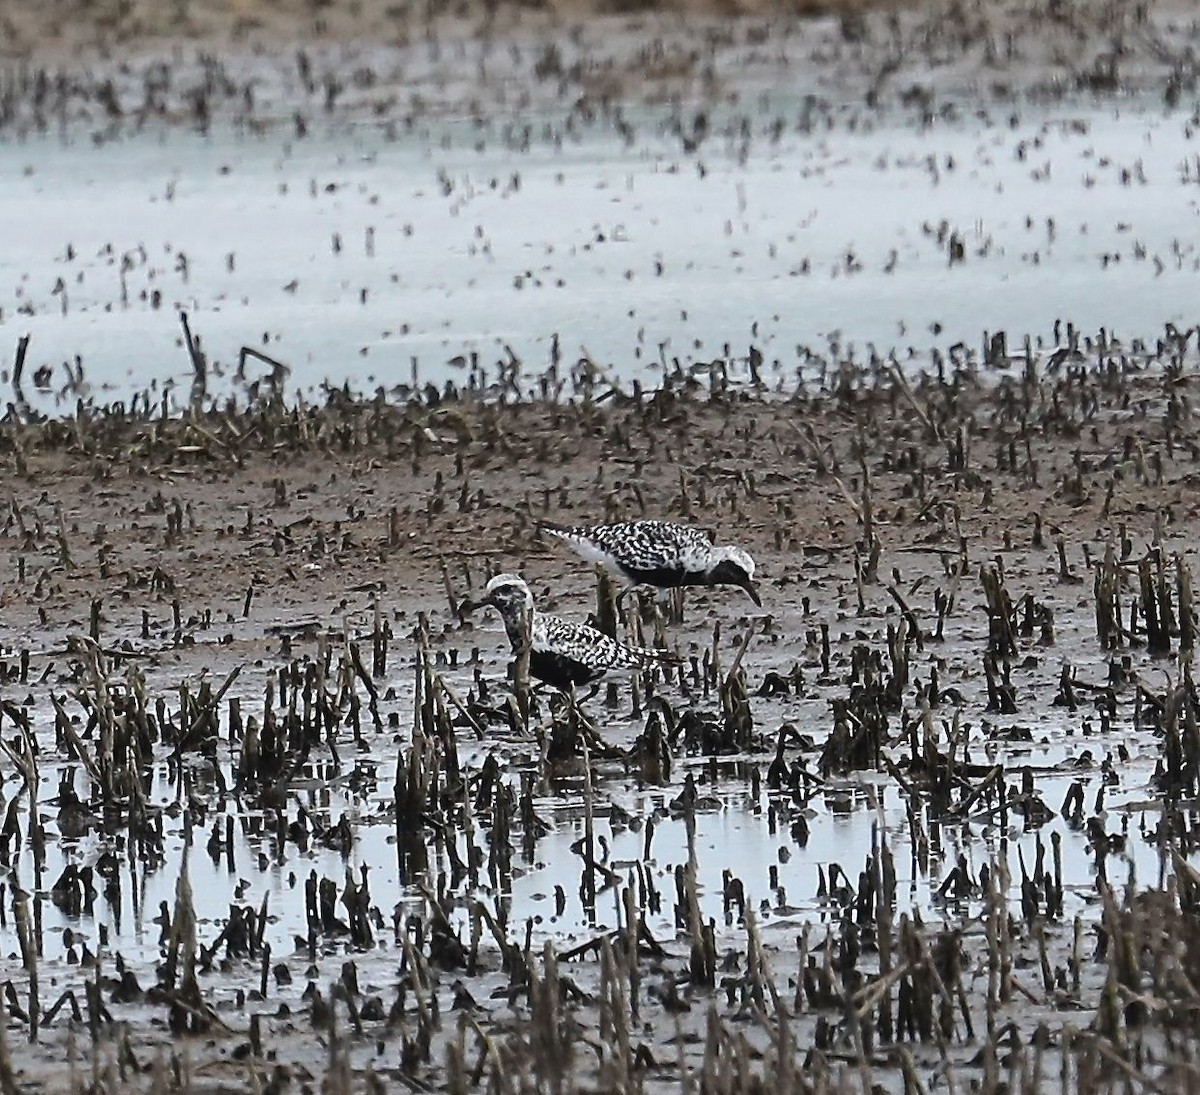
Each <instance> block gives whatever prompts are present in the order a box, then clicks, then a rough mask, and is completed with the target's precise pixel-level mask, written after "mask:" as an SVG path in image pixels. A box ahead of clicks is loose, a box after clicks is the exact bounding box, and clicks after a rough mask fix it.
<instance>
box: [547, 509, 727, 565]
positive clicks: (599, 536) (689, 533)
mask: <svg viewBox="0 0 1200 1095" xmlns="http://www.w3.org/2000/svg"><path fill="white" fill-rule="evenodd" d="M557 535H559V536H561V537H562V538H563V539H564V540H566V541H567V542H568V543H570V544H571V546H572V547H574V548H575V550H576V551H578V552H580V554H584V553H585V550H586V548H585V546H584V545H587V546H590V548H591V550H592V551H593V552H596V551H599V552H603V553H605V554H607V555H610V556H612V557H614V558H616V559H619V560H620V562H621V565H622V566H624V567H626V568H628V569H630V570H643V571H653V570H678V569H684V570H692V569H695V568H696V567H697V563H698V562H700V561H702V560H704V559H705V558H707V556H708V552H709V546H710V545H709V542H708V537H707V536H705V535H704V533H703V532H701V531H700V530H699V529H695V528H692V527H691V526H689V525H675V524H670V523H668V522H666V521H624V522H621V523H619V524H615V525H591V526H581V527H579V528H573V529H568V530H566V532H565V533H563V532H559V533H557Z"/></svg>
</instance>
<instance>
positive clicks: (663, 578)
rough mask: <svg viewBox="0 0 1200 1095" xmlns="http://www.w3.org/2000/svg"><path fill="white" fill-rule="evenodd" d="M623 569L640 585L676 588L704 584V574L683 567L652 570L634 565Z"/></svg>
mask: <svg viewBox="0 0 1200 1095" xmlns="http://www.w3.org/2000/svg"><path fill="white" fill-rule="evenodd" d="M621 569H622V570H623V571H624V572H625V576H626V577H627V578H628V579H629V580H630V582H632V583H633V584H634V585H639V586H654V587H655V588H656V589H675V588H676V587H677V586H695V585H703V584H704V575H703V574H691V573H689V572H688V571H686V570H683V569H682V568H681V567H654V568H653V569H652V570H638V569H636V568H634V567H622V568H621Z"/></svg>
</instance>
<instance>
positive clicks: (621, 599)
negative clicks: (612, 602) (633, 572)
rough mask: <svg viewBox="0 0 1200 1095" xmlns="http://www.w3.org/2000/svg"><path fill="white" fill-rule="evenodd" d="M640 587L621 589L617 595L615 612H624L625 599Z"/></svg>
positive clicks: (631, 586) (627, 586)
mask: <svg viewBox="0 0 1200 1095" xmlns="http://www.w3.org/2000/svg"><path fill="white" fill-rule="evenodd" d="M638 588H640V587H638V586H636V585H626V586H622V587H621V591H620V592H619V593H618V594H617V611H618V612H624V610H625V598H626V597H628V596H629V594H631V593H632V592H633V591H634V590H635V589H638Z"/></svg>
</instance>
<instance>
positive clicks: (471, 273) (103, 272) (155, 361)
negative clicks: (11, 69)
mask: <svg viewBox="0 0 1200 1095" xmlns="http://www.w3.org/2000/svg"><path fill="white" fill-rule="evenodd" d="M711 117H712V121H711V123H710V135H709V136H708V138H707V139H706V140H705V141H704V142H702V143H701V144H700V146H699V148H698V150H697V151H695V152H691V153H688V152H685V151H684V150H683V148H682V145H681V140H680V137H679V135H678V133H676V132H673V130H672V124H673V123H672V121H671V118H672V112H671V111H668V110H666V109H656V108H652V107H643V108H640V109H639V110H638V111H630V112H627V114H626V118H627V120H628V122H629V124H630V125H631V126H632V127H633V130H634V133H635V135H634V136H633V137H632V139H631V140H630V141H629V142H626V141H625V140H623V139H622V138H621V137H619V136H618V135H617V133H616V132H614V130H613V128H612V126H611V125H609V124H607V123H605V122H604V121H603V120H597V121H595V122H594V123H593V124H591V125H590V126H589V125H581V126H578V127H576V128H575V129H574V132H573V134H568V133H567V131H566V130H565V128H564V125H563V119H562V117H561V116H556V115H551V114H544V115H542V116H540V117H538V116H535V117H532V118H530V119H528V125H529V137H528V141H527V142H526V141H525V140H524V138H522V140H521V141H520V142H516V141H514V140H513V139H512V138H511V136H510V137H509V138H507V139H506V137H505V130H504V123H502V122H499V121H497V122H491V123H487V124H477V123H472V122H469V121H467V120H459V121H454V120H448V121H438V122H428V123H423V124H420V125H417V126H416V127H414V129H413V130H412V132H409V133H405V132H400V133H398V134H397V133H390V134H389V132H388V131H386V130H385V129H384V128H382V127H376V126H371V125H369V124H365V123H364V124H358V125H354V126H351V125H348V124H344V125H339V126H338V127H336V128H331V129H329V130H326V131H321V130H320V129H319V128H318V127H315V126H314V128H313V130H312V131H311V133H310V135H309V136H307V137H305V138H304V139H297V138H296V137H295V135H294V134H290V133H288V132H284V131H283V127H277V128H276V129H273V130H269V131H268V132H266V133H265V134H257V135H251V134H249V133H248V132H237V131H229V130H226V131H224V132H223V133H221V134H220V135H217V136H212V137H203V136H200V135H198V134H194V133H189V132H187V131H185V130H178V129H169V130H165V131H161V132H149V131H146V132H143V133H142V134H141V135H139V136H135V137H125V138H122V139H119V140H114V141H101V142H99V143H94V142H93V141H92V140H90V139H89V138H88V137H87V136H84V135H82V134H80V135H77V136H72V137H70V138H68V139H66V140H60V139H57V138H52V137H44V138H35V139H29V140H26V141H22V142H7V143H4V144H2V145H0V172H2V173H3V175H4V177H5V178H6V179H7V180H8V183H7V185H6V186H5V188H4V191H3V193H2V194H0V220H3V222H4V223H5V224H6V226H7V227H6V246H5V249H4V251H3V253H2V254H0V314H2V316H3V319H4V327H5V328H6V329H7V330H8V331H9V332H10V338H11V340H12V341H13V342H15V340H16V337H17V336H18V335H20V334H24V333H29V334H31V335H32V345H31V352H30V357H29V362H28V364H27V370H26V380H25V389H26V392H27V394H30V395H31V396H32V395H33V394H34V393H33V383H32V381H31V379H30V377H31V376H32V374H33V372H34V371H35V370H36V369H37V368H38V367H39V366H40V365H49V366H51V367H52V369H53V370H54V372H53V375H52V377H51V378H50V379H49V381H48V383H47V388H48V390H49V391H54V390H57V389H60V388H61V387H63V385H64V384H65V381H66V373H65V371H64V370H63V369H62V368H61V365H62V363H63V362H66V361H73V360H74V358H75V357H76V355H78V356H80V357H81V358H82V361H83V365H84V369H85V376H86V380H87V381H88V382H89V384H90V394H91V396H92V397H93V398H95V399H97V400H98V401H101V402H104V401H108V400H110V399H114V398H122V399H125V398H128V397H129V396H130V395H132V394H133V393H134V392H138V391H147V390H149V391H150V392H152V393H153V394H152V399H153V401H155V402H157V399H158V393H159V392H161V390H162V389H163V388H164V387H169V386H172V385H179V386H181V387H182V389H183V390H181V391H180V392H179V393H178V395H177V396H175V397H174V399H175V402H176V403H178V402H180V401H183V400H185V399H186V395H185V392H186V387H187V385H188V384H190V379H191V370H190V366H189V362H188V358H187V355H186V353H185V351H184V349H183V347H182V342H181V338H180V328H179V321H178V317H177V315H176V310H177V309H179V308H182V309H184V310H186V311H187V312H188V313H189V314H190V315H191V318H192V326H193V330H194V331H195V332H196V333H197V334H198V335H200V336H201V339H202V343H203V346H204V348H205V350H206V352H207V353H208V355H209V356H210V358H211V359H213V360H214V361H215V362H217V363H218V366H217V368H218V370H219V371H222V372H223V373H224V374H225V375H226V376H229V375H230V374H231V373H232V369H233V366H234V363H236V360H237V356H238V351H239V349H240V347H241V346H243V345H248V346H252V347H256V348H259V349H262V350H263V351H264V352H266V353H268V354H270V355H271V356H273V357H275V358H278V359H279V360H281V361H283V362H284V363H286V364H287V365H288V366H289V367H290V368H291V370H292V373H291V381H292V383H293V384H294V385H295V386H297V387H300V388H302V389H305V390H312V389H313V388H314V387H316V386H318V385H320V384H321V383H322V382H323V381H328V382H330V383H333V384H341V383H343V382H349V383H350V384H351V385H352V386H353V387H356V388H358V389H366V390H370V389H372V388H374V387H376V386H380V385H382V386H384V387H388V388H391V387H392V386H394V385H396V384H408V383H411V382H412V381H413V380H414V378H415V379H417V380H418V382H421V383H424V382H426V381H433V382H435V383H438V384H440V383H442V382H443V381H445V380H446V379H454V380H456V381H458V382H465V380H466V379H467V376H468V375H469V371H468V369H467V368H466V367H464V366H463V365H462V364H461V361H460V363H458V364H448V362H451V360H452V359H455V358H461V357H469V355H471V354H472V353H476V354H477V355H478V361H479V364H480V365H481V366H482V367H483V368H484V369H486V370H487V379H489V380H491V379H494V377H495V370H494V365H495V363H496V362H497V361H500V360H506V359H507V357H508V353H507V348H511V350H512V353H513V354H514V355H515V356H516V357H517V358H519V359H520V360H522V361H523V362H524V363H525V365H526V370H525V375H526V377H528V378H530V382H532V377H533V375H534V374H536V373H540V372H541V371H542V369H543V368H544V367H545V365H546V364H547V362H548V361H549V360H550V356H551V343H552V339H553V337H554V336H555V335H556V334H557V335H558V337H559V345H560V349H561V356H562V361H563V366H564V371H565V370H566V369H567V368H568V367H569V366H570V365H572V364H573V363H574V362H575V360H576V359H577V358H579V357H580V356H581V355H583V354H584V353H586V354H588V355H590V356H591V358H592V359H593V360H595V361H597V362H599V363H601V364H602V365H604V366H606V367H607V368H609V369H610V370H611V372H612V375H613V376H614V377H617V378H619V379H620V380H621V381H624V382H628V381H629V380H631V379H633V378H635V377H636V378H639V379H641V380H642V382H643V383H648V384H653V383H655V382H656V381H657V379H658V378H659V377H660V376H661V372H662V365H661V362H662V361H664V360H665V361H668V362H669V361H671V360H673V359H675V358H678V359H679V360H680V361H682V362H684V363H691V362H707V361H709V360H711V359H713V358H716V357H726V356H729V357H732V358H734V359H736V361H737V362H744V360H745V358H746V355H747V354H748V352H749V348H750V346H751V345H754V346H755V347H756V348H757V349H758V350H759V351H761V352H762V354H763V355H764V359H765V362H764V373H765V376H766V379H767V380H768V382H770V381H771V380H772V377H773V376H774V377H775V378H776V379H778V378H783V379H784V381H785V382H786V383H787V384H788V385H789V386H790V384H791V383H793V382H794V378H795V373H796V370H797V368H798V367H799V366H801V365H802V358H801V357H800V356H799V355H798V352H797V347H799V346H805V347H811V348H813V349H814V350H816V351H818V352H822V353H824V352H826V351H827V350H828V349H829V344H830V341H831V340H837V341H838V342H839V344H840V346H841V353H842V354H845V353H846V352H847V348H848V347H854V348H856V351H857V353H858V354H859V355H860V356H861V355H862V354H863V353H864V352H865V350H866V348H867V347H868V346H869V345H874V346H875V347H877V348H878V349H879V350H880V351H882V352H886V351H888V350H891V349H895V350H896V351H897V353H898V354H899V355H900V356H901V357H902V358H904V357H906V355H907V354H908V352H909V350H910V348H911V350H913V351H915V353H916V355H917V356H916V358H915V360H914V367H920V366H921V365H923V364H925V363H927V361H928V354H929V352H930V351H931V350H933V349H935V348H941V349H945V348H947V347H949V346H951V345H953V344H955V343H958V342H960V341H961V342H965V343H966V344H967V345H968V346H970V347H973V348H977V347H979V346H980V345H981V341H982V335H983V332H984V331H985V330H987V331H996V330H1002V329H1003V330H1007V331H1008V332H1009V333H1010V336H1011V342H1010V349H1011V350H1014V351H1015V350H1017V349H1019V341H1020V338H1021V337H1022V336H1023V335H1024V334H1025V333H1031V334H1033V335H1034V336H1035V337H1042V336H1044V337H1045V338H1046V339H1047V340H1050V339H1052V327H1053V325H1054V323H1055V321H1056V320H1058V319H1063V320H1070V321H1073V322H1074V323H1075V324H1076V325H1077V326H1078V327H1079V329H1081V330H1083V331H1086V332H1089V333H1090V332H1095V331H1097V330H1099V329H1100V328H1101V327H1105V328H1107V329H1108V330H1109V331H1110V332H1113V331H1115V332H1117V333H1118V334H1119V335H1121V336H1123V337H1125V338H1126V339H1129V338H1133V337H1141V338H1148V339H1153V338H1154V337H1155V336H1156V335H1157V334H1159V333H1161V330H1162V328H1163V325H1164V324H1166V323H1174V324H1176V325H1179V326H1186V325H1187V324H1188V323H1189V322H1190V321H1191V320H1192V319H1193V317H1194V315H1195V311H1194V299H1193V294H1192V285H1193V278H1194V275H1195V272H1196V269H1197V264H1198V256H1197V254H1196V250H1195V246H1194V243H1193V242H1192V240H1191V236H1192V234H1193V233H1192V232H1191V226H1194V225H1195V223H1196V218H1197V213H1198V205H1197V195H1198V194H1200V190H1198V189H1197V183H1198V181H1200V167H1197V162H1196V156H1197V147H1196V140H1195V138H1194V135H1193V132H1192V130H1193V127H1192V126H1191V124H1190V123H1189V117H1188V116H1187V115H1186V114H1185V113H1184V112H1182V111H1180V112H1175V113H1164V112H1163V110H1162V109H1161V108H1160V107H1159V106H1157V105H1154V104H1151V103H1149V102H1141V101H1118V102H1115V103H1114V102H1108V103H1105V104H1103V105H1093V104H1089V103H1086V102H1079V103H1077V104H1075V105H1073V106H1063V105H1058V106H1055V107H1053V108H1049V107H1037V106H1030V105H1021V106H1020V107H1017V106H1013V107H1012V109H1011V116H1010V112H1009V111H1008V110H1006V109H1005V107H1004V106H1003V105H1000V106H993V107H991V108H989V110H988V111H987V112H980V113H978V114H967V115H964V116H962V117H960V118H957V119H955V120H946V119H942V118H938V119H935V120H933V121H932V122H931V123H929V124H925V123H924V122H919V121H916V120H913V119H912V118H911V117H906V116H905V115H903V114H901V113H895V112H892V113H889V114H886V115H880V116H879V118H871V117H869V116H867V115H866V114H863V113H861V112H859V111H857V110H855V111H849V110H843V111H841V112H838V111H834V112H832V113H831V114H830V115H828V117H826V116H825V115H821V116H818V117H816V118H815V119H814V118H808V119H807V120H804V119H805V117H806V116H805V114H804V110H803V108H802V106H801V104H800V103H798V102H796V101H794V100H789V99H788V98H786V97H785V96H783V95H782V94H780V93H778V92H764V93H763V95H762V96H761V99H760V100H759V101H758V102H756V103H755V104H754V112H753V113H752V114H751V115H750V118H751V119H752V121H750V122H748V123H747V125H748V126H749V129H748V131H747V132H748V133H749V136H746V135H745V134H744V133H743V131H742V130H741V128H740V118H741V116H740V115H734V114H732V113H731V112H730V111H729V110H728V109H726V110H724V111H721V110H719V109H714V110H713V111H712V113H711ZM776 118H778V119H779V120H780V121H781V126H780V129H779V133H778V134H777V139H776V135H775V134H773V133H772V132H771V122H772V120H773V119H776ZM684 122H685V123H687V124H688V125H690V116H689V115H686V114H685V115H684ZM510 129H511V125H510ZM518 143H519V144H520V148H519V149H518V148H514V144H518ZM1189 164H1190V166H1189ZM943 224H944V227H941V226H942V225H943ZM939 236H940V239H939ZM952 236H956V242H958V243H961V246H962V259H961V261H956V262H954V263H951V260H950V247H951V237H952ZM335 237H336V239H337V241H338V242H335ZM68 249H70V250H71V252H73V257H68ZM123 266H124V267H125V271H124V277H123V278H122V267H123ZM59 279H61V286H60V288H59V289H58V290H57V291H56V284H58V283H59ZM122 280H123V281H124V291H123V290H122ZM155 293H157V294H159V295H158V297H157V298H155V297H154V294H155ZM156 304H157V306H156ZM64 312H65V314H63V313H64ZM414 362H415V365H414ZM737 368H738V366H737V365H736V364H735V371H736V369H737ZM776 369H777V370H778V372H777V373H776V372H775V370H776ZM815 370H816V366H815V365H813V364H811V363H810V364H808V366H807V370H806V375H807V376H808V377H809V378H810V379H811V378H812V377H813V376H814V375H815ZM263 371H264V370H263V369H261V368H259V369H258V370H257V372H256V369H255V367H252V368H251V369H250V370H249V373H250V377H251V378H253V377H254V376H255V375H261V373H262V372H263ZM211 387H212V390H214V391H221V390H223V388H222V382H221V381H220V380H218V379H214V380H213V382H212V385H211ZM35 404H36V405H39V406H41V407H43V408H44V409H50V408H51V407H52V406H53V405H54V403H53V399H52V398H51V396H50V395H49V393H48V392H47V393H43V394H42V395H41V397H40V400H35ZM73 406H74V399H73V396H72V397H69V398H68V399H67V407H68V408H73Z"/></svg>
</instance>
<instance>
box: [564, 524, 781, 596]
mask: <svg viewBox="0 0 1200 1095" xmlns="http://www.w3.org/2000/svg"><path fill="white" fill-rule="evenodd" d="M542 527H543V528H544V529H545V530H546V531H547V532H549V533H550V534H551V535H552V536H556V537H558V538H559V539H560V540H562V541H564V542H565V543H566V544H568V545H569V546H570V547H571V548H572V549H573V550H574V551H575V552H576V553H577V554H579V555H581V556H583V558H585V559H588V560H590V561H591V562H594V563H601V564H603V565H604V566H606V567H607V568H608V569H609V570H611V571H612V572H613V573H615V574H616V575H618V577H620V578H622V579H624V580H625V581H626V582H628V583H629V584H630V585H648V586H655V587H656V588H658V589H675V588H678V587H681V586H717V585H734V586H738V587H739V588H740V589H744V590H745V591H746V593H747V594H749V596H750V599H751V600H753V601H754V603H755V604H756V605H761V604H762V601H761V600H760V599H759V596H758V590H757V589H756V588H755V585H754V560H753V559H752V558H751V557H750V555H749V553H748V552H746V551H744V550H742V549H741V548H739V547H733V546H731V545H725V544H714V543H712V541H711V540H710V539H709V538H708V536H707V535H706V534H705V533H704V532H703V531H702V530H700V529H698V528H694V527H692V526H690V525H678V524H674V523H672V522H670V521H621V522H619V523H617V524H612V525H574V526H569V525H559V524H555V523H554V522H543V523H542Z"/></svg>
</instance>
